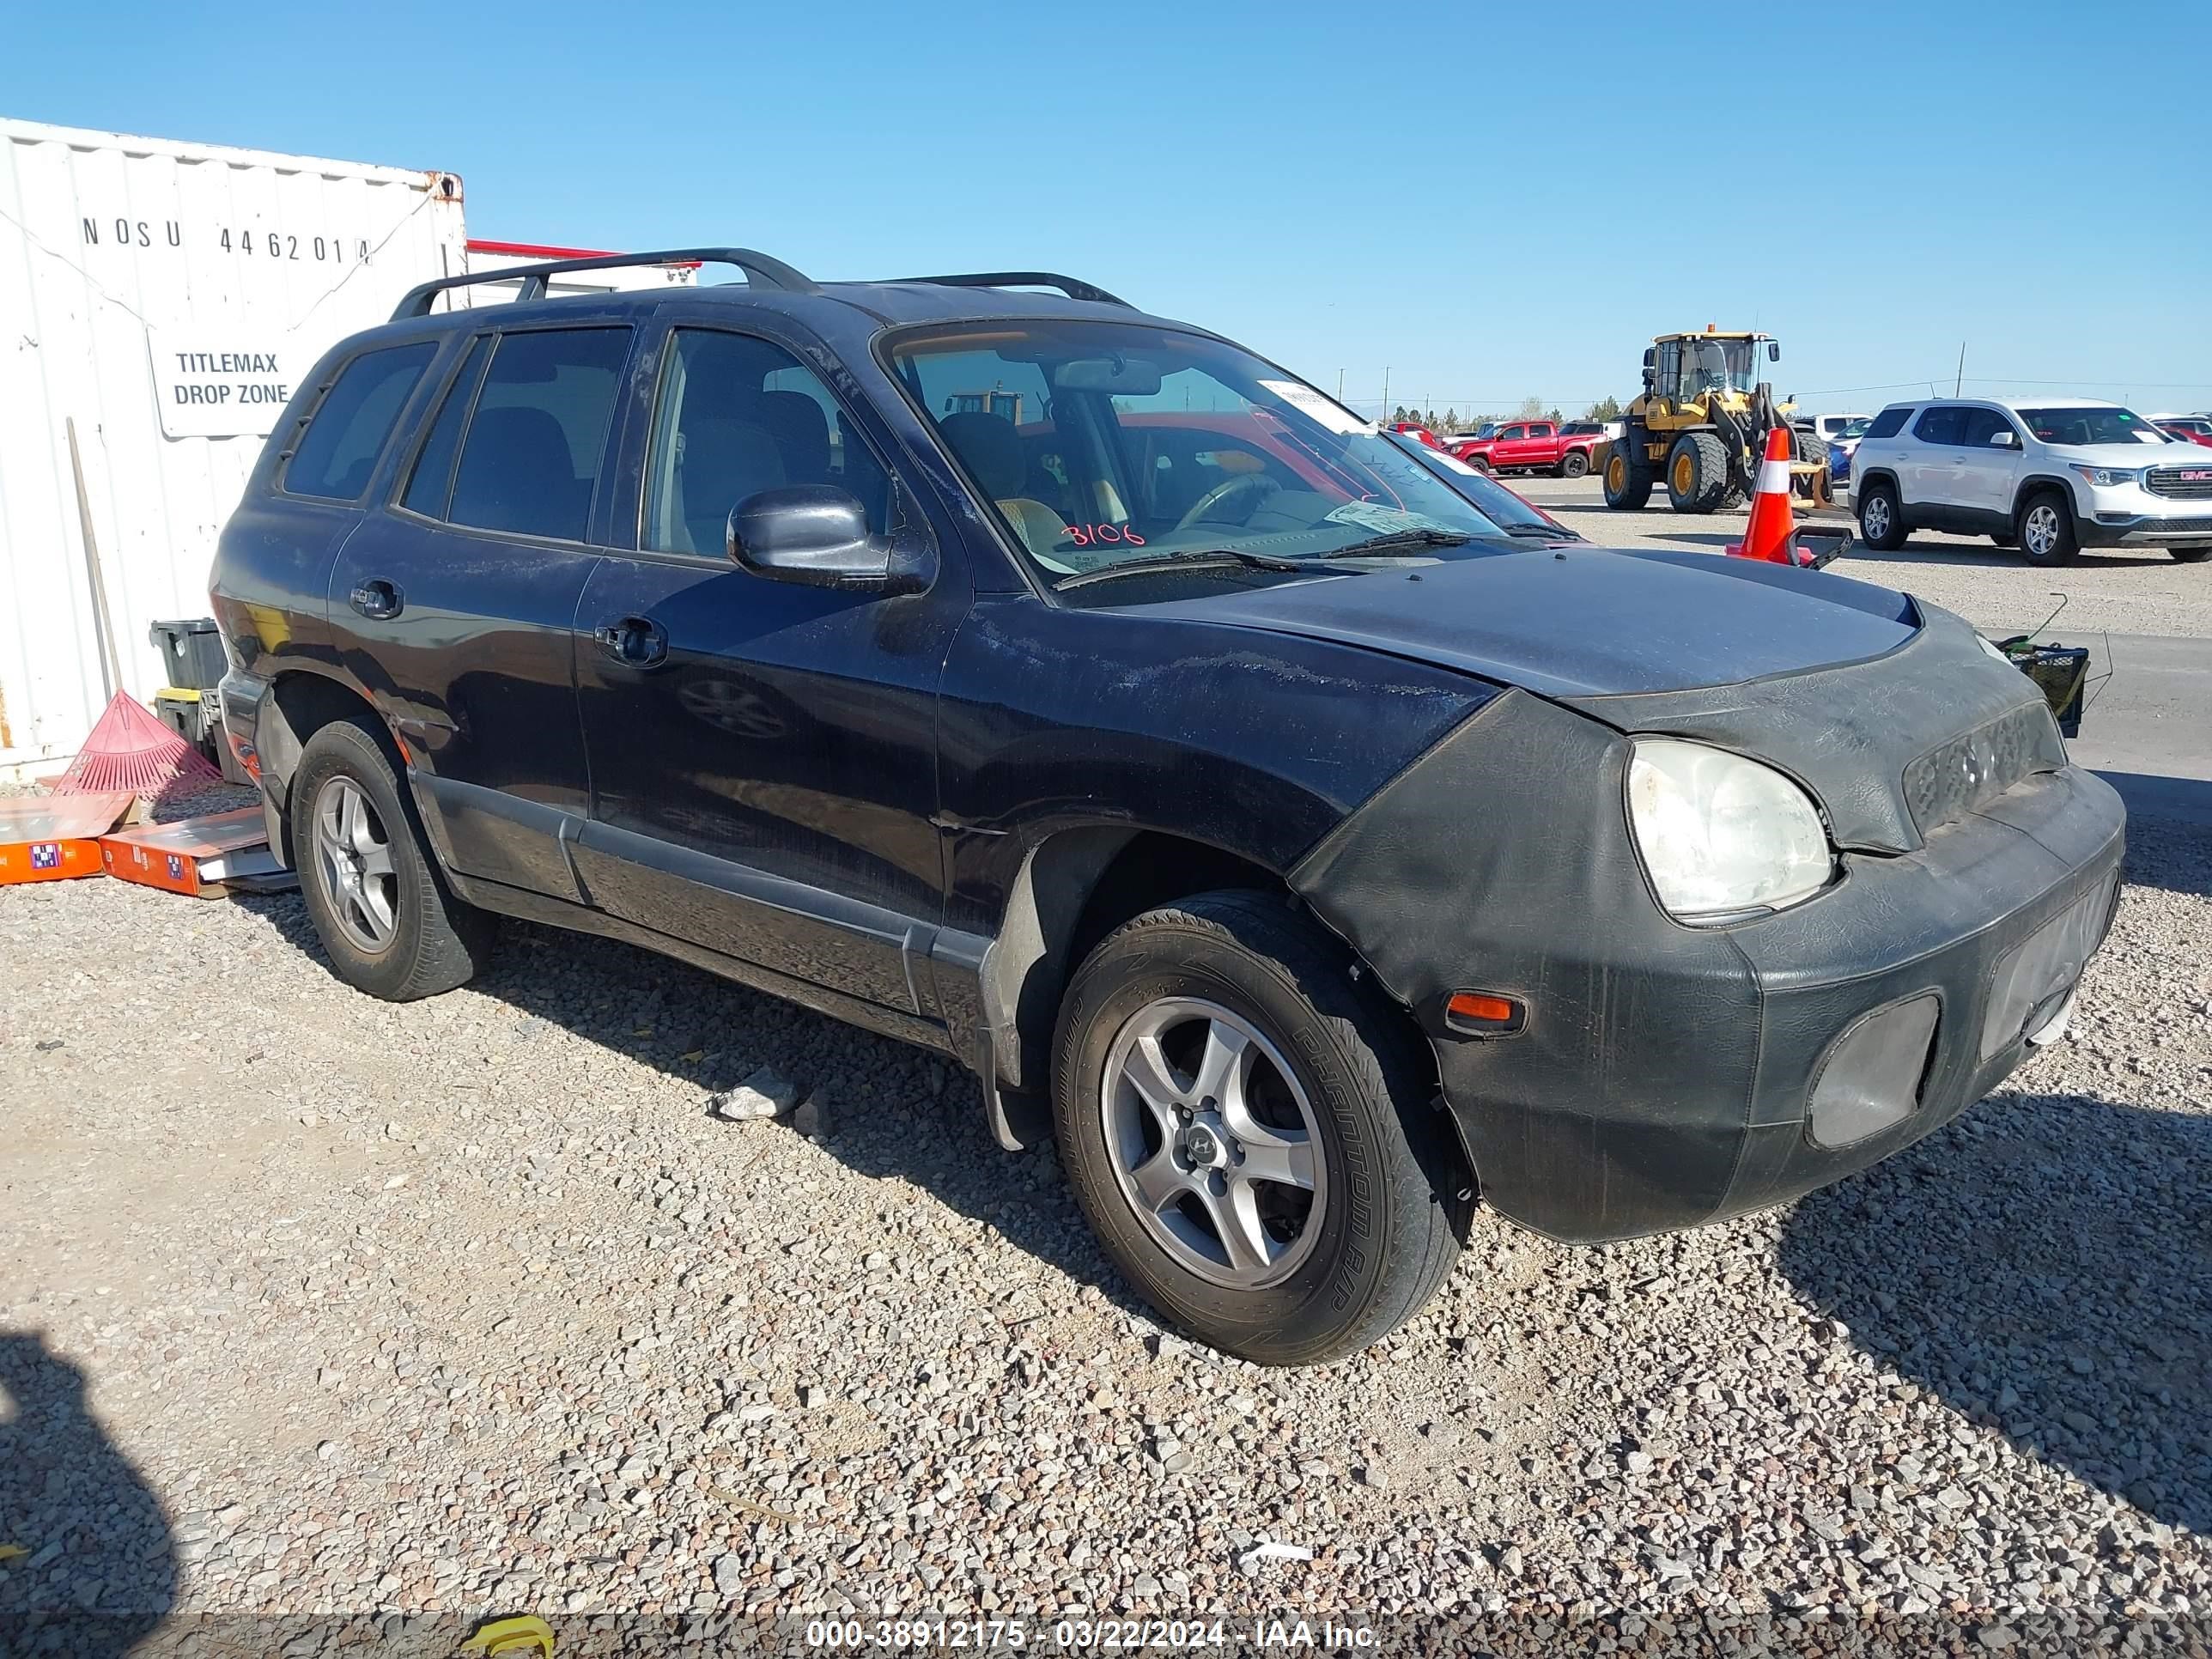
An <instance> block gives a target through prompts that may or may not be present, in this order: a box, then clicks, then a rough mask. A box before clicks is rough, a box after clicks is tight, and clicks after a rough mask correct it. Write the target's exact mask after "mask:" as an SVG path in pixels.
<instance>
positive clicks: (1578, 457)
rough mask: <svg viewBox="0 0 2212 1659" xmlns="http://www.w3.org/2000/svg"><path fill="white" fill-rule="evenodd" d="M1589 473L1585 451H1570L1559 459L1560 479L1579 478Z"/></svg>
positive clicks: (1587, 457)
mask: <svg viewBox="0 0 2212 1659" xmlns="http://www.w3.org/2000/svg"><path fill="white" fill-rule="evenodd" d="M1587 471H1589V453H1588V452H1587V451H1584V450H1580V449H1571V450H1569V451H1568V452H1567V453H1565V454H1564V455H1562V456H1560V457H1559V476H1560V477H1562V478H1579V477H1582V476H1583V473H1585V472H1587Z"/></svg>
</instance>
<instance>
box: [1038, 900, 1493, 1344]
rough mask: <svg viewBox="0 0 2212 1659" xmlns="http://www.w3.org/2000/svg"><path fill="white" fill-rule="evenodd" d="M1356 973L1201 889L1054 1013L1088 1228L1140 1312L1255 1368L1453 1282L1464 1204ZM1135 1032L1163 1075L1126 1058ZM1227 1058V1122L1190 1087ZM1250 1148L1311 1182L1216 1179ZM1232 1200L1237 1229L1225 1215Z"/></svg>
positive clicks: (1292, 918)
mask: <svg viewBox="0 0 2212 1659" xmlns="http://www.w3.org/2000/svg"><path fill="white" fill-rule="evenodd" d="M1351 970H1352V963H1351V962H1350V961H1349V960H1348V958H1347V957H1346V954H1345V951H1344V949H1343V947H1342V946H1341V945H1339V944H1338V943H1337V942H1336V941H1335V940H1334V939H1332V938H1331V937H1330V936H1329V935H1328V934H1327V933H1324V932H1322V930H1321V929H1320V928H1319V927H1317V926H1316V925H1315V924H1314V923H1313V922H1312V921H1310V920H1307V919H1305V918H1304V917H1303V916H1301V915H1298V914H1297V913H1296V912H1294V911H1293V910H1291V908H1288V907H1287V906H1286V905H1285V903H1284V902H1282V901H1281V900H1279V899H1277V898H1273V897H1271V896H1267V895H1263V894H1258V893H1246V892H1218V893H1209V894H1206V895H1203V896H1200V897H1197V898H1192V899H1186V900H1183V901H1182V902H1178V903H1176V904H1174V905H1171V906H1169V907H1166V908H1161V909H1158V910H1152V911H1149V912H1147V913H1146V915H1141V916H1139V917H1138V918H1137V919H1136V920H1135V921H1131V922H1129V923H1127V924H1126V925H1125V926H1123V927H1121V928H1119V929H1117V930H1116V931H1115V933H1112V934H1110V935H1109V936H1108V937H1107V938H1106V939H1104V940H1103V942H1102V943H1101V944H1100V945H1098V947H1097V949H1096V950H1094V951H1091V955H1090V956H1089V957H1087V958H1086V959H1085V962H1084V963H1083V965H1082V967H1081V968H1080V969H1078V970H1077V972H1076V974H1075V977H1074V979H1073V981H1072V982H1071V983H1070V985H1069V987H1068V991H1067V995H1066V1000H1065V1001H1064V1002H1063V1003H1062V1004H1061V1007H1060V1025H1059V1030H1058V1033H1057V1036H1056V1037H1055V1039H1054V1069H1053V1108H1054V1120H1055V1130H1056V1134H1057V1139H1058V1143H1059V1147H1060V1158H1061V1161H1062V1162H1063V1164H1065V1165H1066V1170H1067V1172H1068V1177H1069V1180H1070V1182H1071V1183H1072V1184H1073V1187H1074V1188H1075V1195H1076V1199H1077V1201H1078V1202H1079V1203H1080V1204H1081V1205H1082V1206H1083V1212H1084V1214H1085V1216H1086V1217H1088V1218H1089V1219H1090V1222H1091V1228H1092V1230H1093V1231H1095V1232H1096V1233H1097V1236H1098V1239H1099V1242H1100V1243H1102V1244H1103V1246H1104V1247H1105V1249H1106V1253H1107V1254H1108V1255H1109V1256H1111V1257H1112V1258H1113V1260H1114V1262H1115V1266H1116V1267H1119V1268H1120V1269H1121V1273H1122V1274H1123V1275H1124V1277H1126V1278H1127V1279H1128V1281H1129V1283H1130V1284H1131V1285H1133V1286H1134V1287H1135V1289H1136V1290H1137V1291H1138V1293H1139V1295H1141V1296H1143V1297H1145V1298H1146V1300H1147V1301H1148V1302H1150V1303H1151V1304H1152V1306H1153V1307H1155V1308H1156V1309H1158V1310H1159V1311H1160V1312H1161V1313H1163V1314H1164V1315H1166V1316H1168V1317H1170V1318H1171V1319H1173V1320H1175V1321H1176V1322H1177V1323H1179V1324H1181V1325H1182V1326H1183V1327H1184V1328H1187V1329H1188V1330H1189V1331H1190V1332H1192V1333H1193V1334H1194V1335H1196V1336H1198V1337H1200V1338H1201V1339H1202V1340H1205V1341H1207V1342H1209V1343H1212V1345H1214V1346H1217V1347H1219V1348H1222V1349H1225V1350H1226V1351H1227V1352H1231V1353H1235V1354H1239V1355H1242V1356H1243V1358H1247V1359H1250V1360H1254V1361H1256V1362H1258V1363H1259V1364H1269V1365H1294V1364H1319V1363H1322V1362H1325V1361H1328V1360H1332V1359H1336V1358H1341V1357H1342V1356H1344V1355H1346V1354H1349V1353H1353V1352H1357V1351H1358V1350H1359V1349H1362V1348H1364V1347H1366V1346H1368V1345H1369V1344H1370V1343H1373V1342H1375V1341H1376V1340H1379V1339H1380V1338H1382V1337H1383V1335H1385V1334H1388V1333H1389V1331H1391V1330H1393V1329H1395V1328H1396V1327H1397V1326H1398V1325H1400V1324H1401V1323H1402V1322H1404V1321H1405V1320H1406V1319H1407V1318H1408V1317H1409V1316H1412V1315H1413V1312H1414V1311H1415V1310H1418V1309H1419V1307H1420V1306H1421V1304H1423V1303H1425V1302H1426V1301H1427V1300H1428V1298H1429V1297H1430V1296H1431V1295H1432V1294H1433V1293H1434V1292H1435V1291H1436V1289H1437V1286H1438V1285H1441V1284H1442V1283H1443V1280H1444V1278H1445V1276H1446V1275H1447V1274H1448V1273H1449V1272H1450V1271H1451V1267H1452V1264H1453V1262H1454V1261H1455V1260H1456V1258H1457V1256H1458V1253H1459V1240H1460V1237H1461V1235H1462V1232H1463V1231H1464V1230H1465V1225H1466V1222H1467V1218H1468V1212H1469V1211H1470V1209H1471V1207H1472V1201H1473V1182H1471V1181H1470V1180H1469V1179H1468V1176H1467V1174H1466V1172H1465V1169H1464V1166H1463V1165H1462V1164H1461V1162H1460V1158H1459V1155H1458V1153H1457V1152H1456V1151H1455V1148H1454V1146H1453V1145H1452V1142H1451V1137H1450V1132H1449V1127H1447V1125H1446V1122H1445V1121H1444V1119H1443V1117H1442V1115H1440V1114H1438V1113H1437V1112H1435V1111H1433V1110H1431V1108H1430V1106H1429V1105H1428V1101H1429V1100H1430V1098H1431V1095H1432V1094H1433V1092H1434V1090H1435V1078H1434V1073H1433V1071H1432V1070H1431V1066H1430V1064H1429V1062H1428V1060H1427V1056H1426V1054H1425V1052H1424V1051H1423V1049H1422V1047H1421V1044H1420V1042H1419V1034H1418V1033H1417V1032H1416V1031H1415V1030H1414V1029H1413V1025H1412V1024H1411V1023H1410V1021H1408V1020H1407V1018H1406V1017H1405V1015H1404V1014H1403V1013H1402V1012H1400V1011H1399V1010H1398V1009H1396V1008H1395V1007H1393V1006H1390V1005H1389V1003H1387V1002H1385V1001H1383V1000H1382V999H1381V997H1380V995H1379V994H1377V993H1375V992H1373V991H1372V990H1371V989H1370V987H1369V986H1367V985H1364V984H1362V983H1360V982H1359V981H1355V980H1354V979H1353V977H1352V971H1351ZM1148 1032H1149V1033H1151V1034H1152V1051H1153V1052H1154V1053H1155V1054H1158V1056H1160V1057H1162V1059H1163V1060H1164V1064H1162V1065H1159V1066H1149V1065H1144V1064H1142V1063H1141V1062H1138V1061H1136V1060H1134V1059H1133V1057H1134V1056H1137V1055H1139V1054H1142V1053H1143V1052H1144V1049H1145V1046H1146V1034H1147V1033H1148ZM1240 1049H1241V1052H1242V1053H1243V1054H1245V1055H1247V1056H1249V1060H1248V1062H1247V1064H1246V1066H1244V1067H1243V1068H1241V1069H1240V1070H1238V1071H1237V1072H1234V1073H1231V1075H1234V1076H1239V1077H1241V1078H1242V1079H1243V1084H1242V1085H1239V1096H1238V1097H1239V1098H1240V1100H1242V1102H1243V1104H1242V1106H1241V1107H1240V1108H1239V1109H1236V1110H1234V1111H1231V1110H1229V1109H1226V1103H1227V1101H1228V1100H1229V1099H1230V1095H1229V1092H1228V1091H1227V1090H1223V1091H1221V1093H1220V1094H1219V1095H1218V1097H1217V1096H1215V1095H1212V1094H1211V1093H1208V1094H1200V1093H1199V1092H1198V1091H1199V1090H1200V1088H1202V1087H1204V1086H1206V1085H1205V1082H1204V1079H1203V1077H1202V1073H1201V1061H1202V1060H1203V1059H1204V1057H1205V1056H1206V1055H1207V1054H1214V1055H1215V1056H1216V1057H1217V1058H1218V1057H1219V1056H1220V1055H1222V1054H1227V1053H1232V1052H1237V1051H1239V1050H1240ZM1291 1056H1296V1057H1297V1058H1296V1059H1295V1060H1293V1059H1292V1058H1291ZM1133 1064H1134V1065H1136V1066H1137V1069H1138V1070H1139V1071H1141V1072H1146V1073H1149V1074H1150V1075H1151V1076H1152V1078H1153V1079H1155V1081H1154V1085H1153V1090H1152V1097H1153V1098H1157V1099H1158V1100H1160V1101H1161V1102H1162V1103H1163V1104H1162V1106H1160V1107H1157V1108H1156V1107H1154V1106H1152V1105H1149V1104H1147V1097H1146V1095H1144V1094H1140V1093H1139V1091H1138V1089H1137V1087H1136V1085H1134V1084H1133V1082H1131V1081H1129V1080H1128V1079H1129V1075H1130V1068H1131V1066H1132V1065H1133ZM1109 1083H1111V1084H1112V1085H1113V1086H1109ZM1247 1091H1249V1092H1247ZM1216 1099H1218V1101H1220V1102H1221V1103H1223V1104H1222V1105H1221V1106H1217V1107H1214V1108H1212V1109H1209V1108H1208V1107H1207V1106H1206V1104H1205V1102H1206V1101H1209V1100H1216ZM1240 1125H1241V1126H1242V1127H1241V1128H1240V1127H1237V1126H1240ZM1301 1135H1302V1136H1303V1146H1304V1152H1303V1153H1300V1152H1297V1150H1296V1148H1297V1146H1299V1144H1300V1137H1301ZM1261 1137H1267V1139H1261ZM1194 1158H1195V1159H1196V1160H1197V1161H1196V1162H1195V1163H1194V1161H1193V1160H1194ZM1263 1158H1266V1159H1271V1160H1274V1159H1279V1160H1284V1162H1283V1163H1282V1164H1281V1166H1280V1167H1283V1168H1284V1169H1285V1170H1293V1169H1294V1168H1297V1167H1303V1168H1304V1169H1305V1170H1306V1171H1307V1178H1308V1180H1309V1182H1310V1185H1309V1186H1307V1187H1305V1188H1304V1189H1303V1190H1301V1188H1300V1187H1299V1186H1297V1185H1296V1184H1293V1182H1291V1180H1290V1179H1289V1178H1287V1177H1286V1178H1285V1179H1284V1180H1282V1181H1276V1180H1273V1179H1268V1178H1266V1177H1260V1178H1257V1179H1254V1178H1249V1177H1247V1178H1242V1179H1241V1180H1240V1181H1239V1182H1238V1183H1237V1184H1236V1185H1231V1183H1230V1182H1228V1181H1227V1180H1226V1179H1225V1170H1228V1169H1234V1168H1242V1167H1243V1165H1244V1164H1245V1163H1246V1162H1247V1161H1251V1162H1257V1161H1260V1160H1261V1159H1263ZM1291 1159H1302V1160H1303V1163H1302V1164H1299V1165H1293V1164H1291V1162H1289V1161H1288V1160H1291ZM1215 1160H1219V1161H1218V1162H1215ZM1209 1164H1210V1165H1211V1168H1210V1170H1209V1168H1208V1166H1209ZM1146 1171H1149V1172H1151V1173H1150V1174H1149V1176H1147V1175H1146V1174H1144V1173H1143V1172H1146ZM1201 1172H1205V1173H1203V1175H1202V1176H1201ZM1200 1184H1203V1185H1205V1186H1206V1190H1207V1192H1209V1193H1211V1194H1213V1196H1212V1198H1211V1199H1207V1198H1204V1197H1202V1196H1201V1195H1200V1192H1199V1186H1200ZM1140 1189H1141V1190H1144V1191H1146V1192H1148V1193H1151V1194H1152V1200H1151V1201H1150V1202H1149V1203H1147V1202H1146V1200H1144V1199H1140V1198H1139V1196H1138V1194H1139V1191H1140ZM1240 1195H1249V1207H1247V1208H1246V1209H1245V1210H1244V1211H1243V1213H1244V1215H1245V1216H1246V1217H1247V1218H1248V1221H1249V1227H1250V1229H1251V1230H1250V1231H1247V1230H1246V1229H1243V1228H1236V1227H1234V1225H1233V1221H1234V1217H1235V1215H1236V1214H1237V1209H1236V1205H1237V1199H1238V1197H1239V1196H1240ZM1211 1217H1228V1218H1231V1219H1230V1220H1229V1221H1228V1222H1226V1223H1221V1222H1217V1221H1215V1220H1213V1219H1211ZM1225 1226H1227V1227H1229V1228H1230V1230H1231V1231H1235V1232H1236V1233H1237V1237H1238V1238H1239V1239H1240V1240H1241V1241H1242V1249H1241V1251H1240V1250H1239V1249H1231V1248H1230V1243H1231V1241H1230V1231H1225Z"/></svg>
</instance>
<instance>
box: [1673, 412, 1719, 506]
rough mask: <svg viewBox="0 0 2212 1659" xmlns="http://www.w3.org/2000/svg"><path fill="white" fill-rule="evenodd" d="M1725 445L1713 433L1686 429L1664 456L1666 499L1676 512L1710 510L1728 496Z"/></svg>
mask: <svg viewBox="0 0 2212 1659" xmlns="http://www.w3.org/2000/svg"><path fill="white" fill-rule="evenodd" d="M1728 491H1729V456H1728V446H1727V445H1726V444H1724V443H1723V442H1722V441H1720V436H1719V435H1718V434H1717V433H1712V432H1685V433H1684V434H1683V435H1681V436H1680V437H1679V438H1677V439H1675V440H1674V448H1673V449H1672V450H1670V451H1668V455H1667V499H1668V501H1669V502H1671V503H1672V504H1673V506H1674V510H1675V511H1676V512H1677V513H1711V512H1712V511H1713V510H1714V509H1715V508H1717V507H1719V506H1720V505H1721V503H1722V501H1724V500H1725V499H1726V498H1727V495H1728Z"/></svg>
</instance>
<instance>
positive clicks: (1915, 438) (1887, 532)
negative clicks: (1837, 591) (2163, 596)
mask: <svg viewBox="0 0 2212 1659" xmlns="http://www.w3.org/2000/svg"><path fill="white" fill-rule="evenodd" d="M1851 470H1852V473H1853V475H1854V476H1853V478H1852V488H1851V500H1852V504H1853V506H1854V507H1856V508H1857V512H1858V520H1859V536H1860V538H1861V539H1863V541H1864V542H1865V543H1866V544H1867V545H1868V546H1869V547H1872V548H1876V549H1880V550H1885V551H1886V550H1889V549H1891V548H1894V547H1899V546H1902V545H1903V544H1904V542H1905V537H1906V536H1907V535H1909V534H1910V533H1911V532H1913V531H1915V530H1948V531H1952V532H1957V533H1959V534H1962V535H1968V536H1987V537H1990V538H1991V539H1993V540H1994V541H1995V542H1996V544H1997V545H1998V546H1999V547H2017V548H2018V549H2019V550H2020V551H2021V556H2022V557H2023V558H2025V559H2027V561H2028V562H2030V563H2031V564H2066V563H2069V562H2071V561H2072V559H2073V557H2074V556H2075V554H2076V553H2078V552H2079V551H2080V550H2081V549H2082V548H2085V547H2122V546H2127V547H2136V546H2148V547H2163V548H2165V549H2166V550H2167V551H2168V552H2170V553H2172V555H2173V556H2174V557H2175V558H2177V559H2179V560H2180V561H2181V562H2183V563H2185V564H2194V563H2195V562H2197V561H2198V560H2200V559H2202V558H2203V557H2204V556H2206V555H2208V554H2212V453H2207V452H2206V450H2205V449H2204V448H2203V446H2201V445H2198V444H2192V443H2187V442H2185V441H2182V440H2179V439H2176V438H2169V437H2167V436H2166V434H2164V433H2162V432H2160V430H2159V429H2158V428H2156V427H2155V426H2154V425H2152V424H2151V422H2148V421H2147V420H2145V419H2144V418H2143V417H2142V416H2140V415H2138V414H2136V413H2135V412H2134V411H2133V410H2128V409H2123V408H2122V407H2121V406H2120V405H2119V404H2108V403H2102V402H2100V401H2099V400H2097V399H2095V398H2045V399H2041V400H2039V401H2036V402H2033V403H2029V402H2018V403H2014V402H2006V401H2002V400H2000V399H1996V398H1931V399H1929V401H1927V402H1925V403H1914V404H1891V405H1890V406H1889V407H1888V408H1887V409H1885V410H1882V411H1881V414H1879V415H1877V416H1875V418H1874V422H1873V424H1872V425H1870V426H1869V427H1868V428H1867V431H1866V436H1865V437H1863V438H1862V439H1861V440H1860V441H1859V447H1858V453H1857V455H1856V456H1854V457H1853V458H1852V464H1851Z"/></svg>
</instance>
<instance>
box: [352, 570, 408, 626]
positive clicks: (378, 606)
mask: <svg viewBox="0 0 2212 1659" xmlns="http://www.w3.org/2000/svg"><path fill="white" fill-rule="evenodd" d="M346 598H347V603H348V604H349V605H352V606H353V608H354V609H355V610H356V611H360V612H361V614H362V616H364V617H368V619H369V620H370V621H371V622H390V621H391V620H392V618H393V617H396V616H398V614H399V613H400V611H402V610H404V609H405V607H406V605H407V601H406V599H405V598H404V596H403V595H402V594H401V593H400V592H399V586H398V583H396V582H388V581H386V580H384V579H383V578H382V577H381V576H379V577H377V578H375V579H374V580H370V581H365V582H363V583H362V584H361V585H360V586H358V587H356V588H355V589H354V591H353V592H351V593H349V594H348V595H347V596H346Z"/></svg>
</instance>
